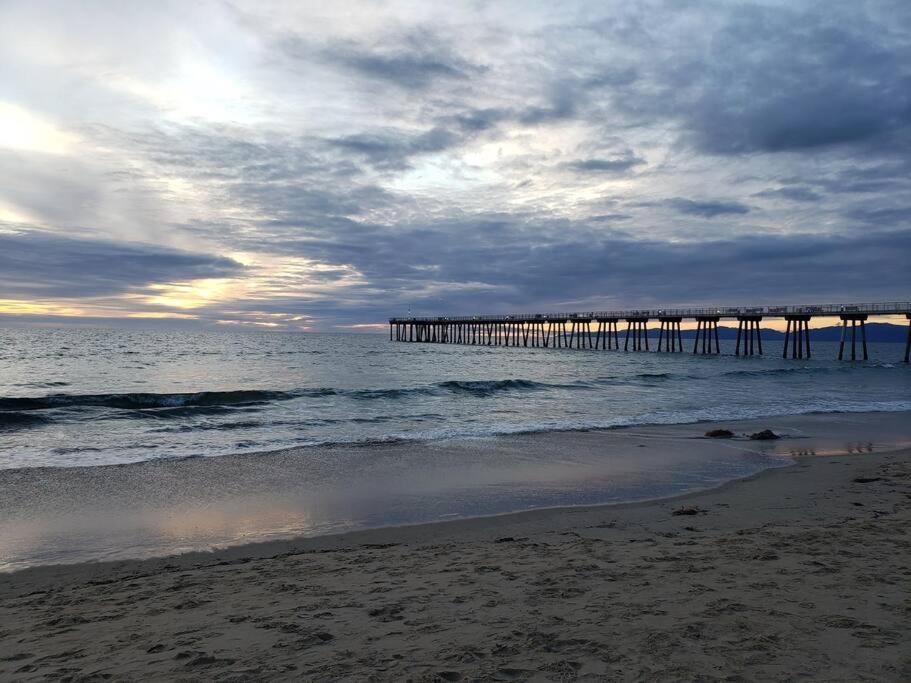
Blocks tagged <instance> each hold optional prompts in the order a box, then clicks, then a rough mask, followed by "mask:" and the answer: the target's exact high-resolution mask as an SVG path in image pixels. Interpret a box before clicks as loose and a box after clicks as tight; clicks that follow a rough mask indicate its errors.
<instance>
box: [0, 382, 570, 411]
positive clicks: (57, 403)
mask: <svg viewBox="0 0 911 683" xmlns="http://www.w3.org/2000/svg"><path fill="white" fill-rule="evenodd" d="M582 386H583V385H581V384H548V383H544V382H534V381H531V380H526V379H503V380H450V381H446V382H439V383H437V384H433V385H428V386H422V387H403V388H389V389H350V390H346V389H336V388H331V387H318V388H310V389H294V390H290V391H274V390H261V389H240V390H235V391H200V392H194V393H173V394H157V393H145V392H143V393H116V394H50V395H48V396H35V397H26V396H23V397H0V411H35V410H50V409H60V408H64V409H65V408H116V409H120V410H133V411H146V412H148V413H150V414H154V416H156V417H166V416H168V415H174V416H180V415H183V414H203V413H205V412H206V411H208V412H212V413H217V412H220V411H221V410H222V409H233V408H243V407H249V406H260V405H263V404H268V403H274V402H277V401H290V400H292V399H296V398H323V397H328V396H345V397H348V398H353V399H357V400H376V399H398V398H405V397H408V396H415V395H432V394H437V393H440V392H441V391H442V392H449V393H464V394H471V395H474V396H491V395H493V394H495V393H498V392H502V391H540V390H545V389H556V388H569V389H578V388H580V387H582Z"/></svg>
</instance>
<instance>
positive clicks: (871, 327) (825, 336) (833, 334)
mask: <svg viewBox="0 0 911 683" xmlns="http://www.w3.org/2000/svg"><path fill="white" fill-rule="evenodd" d="M866 328H867V341H868V342H871V343H874V342H901V343H904V342H905V341H906V340H907V339H908V326H907V325H893V324H892V323H867V325H866ZM625 329H626V328H620V336H621V337H622V336H623V335H624V334H625V333H626V332H625ZM648 332H649V335H648V336H649V337H657V336H658V329H657V328H650V329H649V331H648ZM681 336H682V337H683V338H684V339H693V338H695V336H696V330H681ZM718 338H719V339H737V328H736V327H727V326H721V325H719V326H718ZM762 338H763V339H764V340H766V339H767V340H769V341H776V340H783V339H784V332H779V331H778V330H770V329H767V328H762ZM840 339H841V325H833V326H831V327H820V328H818V329H815V330H814V329H811V330H810V340H811V341H836V342H837V341H839V340H840ZM847 340H848V341H850V340H851V328H850V327H848V336H847ZM857 340H858V341H860V330H859V329H858V331H857Z"/></svg>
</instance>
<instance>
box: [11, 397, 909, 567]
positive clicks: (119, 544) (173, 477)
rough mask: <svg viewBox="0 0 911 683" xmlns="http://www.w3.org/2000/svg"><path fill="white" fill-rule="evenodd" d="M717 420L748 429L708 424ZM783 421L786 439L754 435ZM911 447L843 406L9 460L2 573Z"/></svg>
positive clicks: (484, 510) (896, 430)
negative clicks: (589, 426) (831, 410)
mask: <svg viewBox="0 0 911 683" xmlns="http://www.w3.org/2000/svg"><path fill="white" fill-rule="evenodd" d="M713 426H724V427H727V428H730V429H731V430H733V431H734V432H735V433H736V434H737V435H738V437H737V438H733V439H723V440H711V439H705V438H703V434H704V432H705V431H706V430H707V429H709V428H711V427H713ZM769 427H770V428H772V429H773V430H774V431H775V432H777V433H779V434H784V435H786V436H785V438H782V439H780V440H777V441H751V440H749V439H748V438H746V437H745V436H743V435H744V434H750V433H752V432H755V431H759V430H761V429H764V428H769ZM901 447H911V413H840V414H815V415H798V416H784V417H774V418H764V419H754V420H742V421H729V422H726V423H724V424H723V425H712V424H684V425H650V426H644V427H628V428H622V429H611V430H605V431H584V432H580V431H573V432H543V433H535V434H514V435H507V436H498V437H487V438H478V439H451V440H444V441H431V442H398V443H381V444H370V445H350V444H349V445H338V446H326V447H309V448H303V449H297V450H287V451H277V452H273V453H258V454H244V455H228V456H223V457H217V458H188V459H165V460H162V459H159V460H150V461H147V462H143V463H135V464H128V465H110V466H95V467H68V468H31V469H20V470H2V469H0V571H4V570H5V571H9V570H15V569H23V568H26V567H29V566H34V565H41V564H57V563H68V564H72V563H78V562H86V561H99V560H121V559H142V558H148V557H162V556H166V555H176V554H180V553H185V552H188V551H198V550H209V549H211V548H215V547H225V546H229V545H245V544H249V543H252V542H262V541H271V540H280V539H290V538H296V537H302V536H317V535H325V534H327V533H339V532H344V531H351V530H356V529H365V528H374V527H383V526H398V525H403V524H417V523H427V522H435V521H441V520H449V519H454V518H466V517H482V516H489V515H495V514H503V513H508V512H519V511H523V510H528V509H540V508H547V507H565V506H569V505H595V504H603V503H621V502H622V503H625V502H632V501H637V500H647V499H656V498H667V497H670V496H675V495H681V494H684V493H689V492H693V491H697V490H703V489H708V488H713V487H715V486H718V485H720V484H722V483H724V482H726V481H730V480H732V479H736V478H742V477H745V476H750V475H752V474H755V473H757V472H760V471H762V470H764V469H767V468H770V467H781V466H785V465H788V464H790V463H792V462H793V458H794V457H795V456H799V455H802V454H814V455H824V454H831V453H841V452H856V453H868V452H881V451H885V450H896V449H898V448H901Z"/></svg>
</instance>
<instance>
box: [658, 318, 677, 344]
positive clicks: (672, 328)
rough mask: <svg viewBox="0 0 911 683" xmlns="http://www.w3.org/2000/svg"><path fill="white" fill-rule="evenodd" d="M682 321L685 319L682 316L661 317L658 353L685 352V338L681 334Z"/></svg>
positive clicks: (659, 320) (659, 319)
mask: <svg viewBox="0 0 911 683" xmlns="http://www.w3.org/2000/svg"><path fill="white" fill-rule="evenodd" d="M682 320H683V318H682V317H680V316H671V317H668V316H661V317H659V318H658V322H659V323H661V327H660V328H659V329H658V351H668V352H671V353H679V352H680V351H683V337H682V336H681V332H680V322H681V321H682ZM662 343H663V348H662Z"/></svg>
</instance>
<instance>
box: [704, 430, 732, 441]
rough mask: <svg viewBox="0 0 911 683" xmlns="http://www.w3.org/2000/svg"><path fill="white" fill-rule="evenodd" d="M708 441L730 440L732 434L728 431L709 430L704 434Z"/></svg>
mask: <svg viewBox="0 0 911 683" xmlns="http://www.w3.org/2000/svg"><path fill="white" fill-rule="evenodd" d="M705 435H706V436H707V437H709V438H710V439H730V438H731V437H732V436H734V432H732V431H731V430H730V429H711V430H709V431H707V432H706V433H705Z"/></svg>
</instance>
